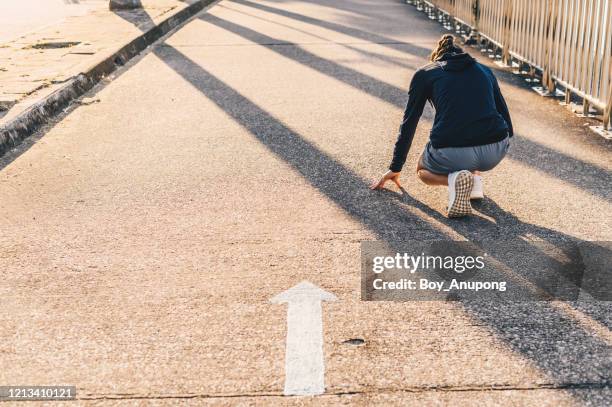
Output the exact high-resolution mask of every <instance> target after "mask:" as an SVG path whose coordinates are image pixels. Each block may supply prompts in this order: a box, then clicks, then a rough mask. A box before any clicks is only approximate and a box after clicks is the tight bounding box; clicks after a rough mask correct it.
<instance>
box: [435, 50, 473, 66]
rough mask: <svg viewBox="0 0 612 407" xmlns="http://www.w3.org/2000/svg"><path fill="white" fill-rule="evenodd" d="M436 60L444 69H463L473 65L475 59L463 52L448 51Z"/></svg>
mask: <svg viewBox="0 0 612 407" xmlns="http://www.w3.org/2000/svg"><path fill="white" fill-rule="evenodd" d="M436 62H438V64H439V65H440V67H441V68H442V69H443V70H445V71H463V70H464V69H466V68H469V67H470V66H472V65H474V64H475V63H476V60H475V59H474V58H472V56H471V55H470V54H466V53H465V52H449V53H446V54H444V55H442V57H441V58H440V59H438V61H436Z"/></svg>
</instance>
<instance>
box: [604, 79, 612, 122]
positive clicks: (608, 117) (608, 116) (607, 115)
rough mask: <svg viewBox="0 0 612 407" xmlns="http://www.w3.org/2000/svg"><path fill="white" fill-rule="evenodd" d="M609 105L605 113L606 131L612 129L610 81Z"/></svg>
mask: <svg viewBox="0 0 612 407" xmlns="http://www.w3.org/2000/svg"><path fill="white" fill-rule="evenodd" d="M608 92H610V94H609V95H608V104H607V105H606V108H605V109H604V112H603V128H604V130H611V129H612V123H611V122H612V80H611V81H610V86H608Z"/></svg>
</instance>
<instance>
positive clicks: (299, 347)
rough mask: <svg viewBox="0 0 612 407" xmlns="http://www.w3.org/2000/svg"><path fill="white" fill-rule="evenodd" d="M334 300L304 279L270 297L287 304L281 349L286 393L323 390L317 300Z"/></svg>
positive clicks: (320, 321)
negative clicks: (284, 343) (283, 343)
mask: <svg viewBox="0 0 612 407" xmlns="http://www.w3.org/2000/svg"><path fill="white" fill-rule="evenodd" d="M336 300H337V298H336V296H335V295H333V294H331V293H328V292H327V291H325V290H322V289H320V288H319V287H317V286H316V285H314V284H312V283H309V282H308V281H302V282H301V283H299V284H298V285H296V286H295V287H292V288H290V289H288V290H287V291H285V292H282V293H280V294H278V295H276V296H275V297H273V298H272V299H271V300H270V301H271V302H273V303H277V304H279V303H285V302H286V303H288V304H289V307H288V309H287V345H286V348H285V390H284V394H285V395H286V396H289V395H315V394H323V393H324V392H325V366H324V361H323V316H322V314H321V301H336Z"/></svg>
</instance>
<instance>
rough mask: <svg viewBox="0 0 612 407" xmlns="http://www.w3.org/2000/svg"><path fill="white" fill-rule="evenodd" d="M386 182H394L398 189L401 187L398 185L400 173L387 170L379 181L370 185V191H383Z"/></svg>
mask: <svg viewBox="0 0 612 407" xmlns="http://www.w3.org/2000/svg"><path fill="white" fill-rule="evenodd" d="M387 181H393V182H395V185H397V187H398V188H401V187H402V185H401V184H400V173H399V172H393V171H391V170H389V171H387V172H385V173H384V174H383V176H382V177H381V178H380V180H378V181H374V183H373V184H372V185H370V189H383V188H384V187H385V184H386V182H387Z"/></svg>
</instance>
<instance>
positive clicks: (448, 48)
mask: <svg viewBox="0 0 612 407" xmlns="http://www.w3.org/2000/svg"><path fill="white" fill-rule="evenodd" d="M448 52H462V49H461V48H459V47H458V46H457V45H455V37H454V36H453V35H452V34H444V35H443V36H442V38H440V41H438V46H437V47H436V48H435V49H434V50H433V51H432V53H431V55H430V56H429V60H430V61H437V60H438V59H440V57H442V55H444V54H446V53H448Z"/></svg>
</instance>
